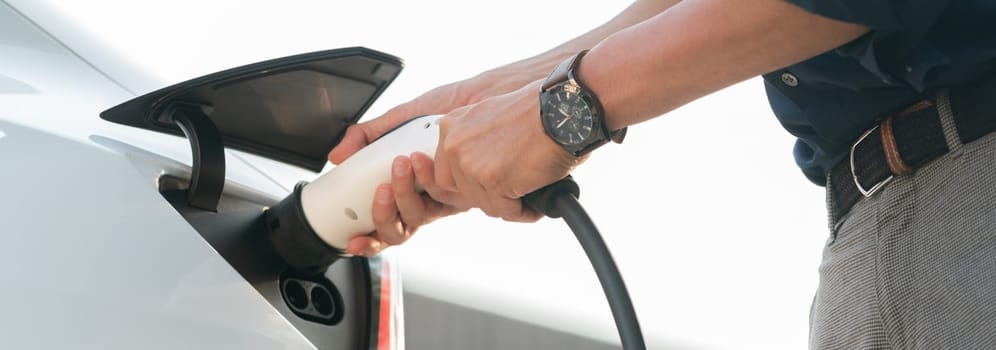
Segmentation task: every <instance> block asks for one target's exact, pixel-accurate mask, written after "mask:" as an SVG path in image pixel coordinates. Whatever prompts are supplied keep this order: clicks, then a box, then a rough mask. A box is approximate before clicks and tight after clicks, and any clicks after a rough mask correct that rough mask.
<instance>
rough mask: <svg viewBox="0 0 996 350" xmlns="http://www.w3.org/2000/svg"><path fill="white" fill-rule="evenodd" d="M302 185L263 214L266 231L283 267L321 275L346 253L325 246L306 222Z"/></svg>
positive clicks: (302, 183)
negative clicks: (302, 202)
mask: <svg viewBox="0 0 996 350" xmlns="http://www.w3.org/2000/svg"><path fill="white" fill-rule="evenodd" d="M306 184H307V182H300V183H298V184H297V185H296V186H294V192H292V193H291V194H290V195H288V196H287V198H284V199H283V200H282V201H280V203H277V205H274V206H273V207H270V208H269V209H267V210H266V212H265V214H264V216H265V217H266V227H267V228H268V229H269V235H270V241H271V242H273V246H274V247H275V248H276V249H277V253H279V254H280V256H281V257H283V258H284V261H286V262H287V265H290V267H291V268H292V269H294V270H296V271H300V272H305V273H323V272H325V270H326V269H328V267H329V265H332V263H333V262H335V261H336V260H338V259H339V258H340V257H342V256H345V255H346V252H345V251H344V250H343V249H339V248H336V247H332V246H330V245H328V244H327V243H325V241H323V240H322V239H321V238H320V237H319V236H318V233H316V232H315V230H314V229H313V228H312V227H311V224H310V223H309V222H308V218H307V216H305V214H304V209H303V207H302V206H301V190H302V189H303V188H304V186H305V185H306Z"/></svg>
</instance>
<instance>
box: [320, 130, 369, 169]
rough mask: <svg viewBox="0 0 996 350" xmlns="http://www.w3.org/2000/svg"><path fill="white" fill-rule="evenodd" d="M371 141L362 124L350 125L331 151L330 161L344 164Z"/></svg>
mask: <svg viewBox="0 0 996 350" xmlns="http://www.w3.org/2000/svg"><path fill="white" fill-rule="evenodd" d="M369 143H370V140H369V139H367V135H366V132H365V131H364V130H363V126H362V125H353V126H350V127H349V128H348V129H346V135H344V136H343V137H342V141H339V144H338V145H336V146H335V148H332V151H331V152H329V156H328V158H329V161H330V162H332V164H336V165H339V164H342V162H344V161H346V159H347V158H349V156H352V155H353V153H356V151H359V150H360V148H363V147H365V146H366V145H367V144H369Z"/></svg>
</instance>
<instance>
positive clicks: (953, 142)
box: [937, 89, 961, 158]
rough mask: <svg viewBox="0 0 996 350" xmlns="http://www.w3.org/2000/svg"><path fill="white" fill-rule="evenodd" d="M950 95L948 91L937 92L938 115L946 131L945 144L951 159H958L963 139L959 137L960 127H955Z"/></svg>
mask: <svg viewBox="0 0 996 350" xmlns="http://www.w3.org/2000/svg"><path fill="white" fill-rule="evenodd" d="M949 93H950V90H948V89H942V90H941V91H938V92H937V115H938V116H939V117H940V118H941V128H943V129H944V142H946V143H947V144H948V150H950V153H951V157H953V158H956V157H958V156H960V155H961V139H960V138H959V136H958V127H957V126H955V122H954V113H953V112H952V111H951V97H950V95H949Z"/></svg>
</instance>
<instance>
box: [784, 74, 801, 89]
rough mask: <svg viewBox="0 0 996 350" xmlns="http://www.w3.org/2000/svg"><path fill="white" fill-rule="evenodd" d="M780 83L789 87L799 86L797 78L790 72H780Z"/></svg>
mask: <svg viewBox="0 0 996 350" xmlns="http://www.w3.org/2000/svg"><path fill="white" fill-rule="evenodd" d="M782 83H785V85H788V86H790V87H796V86H799V78H796V77H795V76H794V75H792V73H782Z"/></svg>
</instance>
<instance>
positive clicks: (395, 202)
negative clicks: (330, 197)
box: [346, 153, 469, 256]
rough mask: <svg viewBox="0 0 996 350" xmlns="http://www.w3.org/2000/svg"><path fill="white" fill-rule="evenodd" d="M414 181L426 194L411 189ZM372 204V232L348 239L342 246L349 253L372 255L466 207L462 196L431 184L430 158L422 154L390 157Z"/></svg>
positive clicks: (431, 166)
mask: <svg viewBox="0 0 996 350" xmlns="http://www.w3.org/2000/svg"><path fill="white" fill-rule="evenodd" d="M416 181H417V182H418V183H419V184H421V185H422V187H423V188H425V190H426V193H418V192H416V191H415V183H416ZM430 196H431V197H430ZM433 198H436V199H439V201H437V200H435V199H433ZM372 206H373V207H372V211H371V214H372V216H373V221H374V228H375V230H376V231H375V232H374V233H373V234H371V235H365V236H359V237H355V238H353V239H351V240H350V241H349V246H348V247H346V251H347V252H349V253H350V254H353V255H361V256H373V255H375V254H377V253H379V252H380V251H381V250H384V249H385V248H387V247H389V246H392V245H398V244H401V243H404V242H405V241H407V240H408V239H409V238H411V236H412V235H413V234H415V231H416V230H418V228H419V227H420V226H422V225H425V224H428V223H430V222H432V221H434V220H436V219H439V218H441V217H445V216H449V215H453V214H456V213H459V212H463V211H466V210H467V209H468V208H469V207H468V205H467V204H465V203H464V201H463V199H462V197H460V196H457V195H456V194H454V193H452V192H449V191H446V190H443V189H441V188H440V187H439V186H436V185H435V174H434V170H433V164H432V159H430V158H429V156H427V155H425V154H422V153H413V154H412V155H411V156H410V157H404V156H398V157H396V158H395V159H394V163H393V164H392V165H391V183H389V184H382V185H380V186H378V187H377V190H376V192H375V193H374V200H373V204H372Z"/></svg>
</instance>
